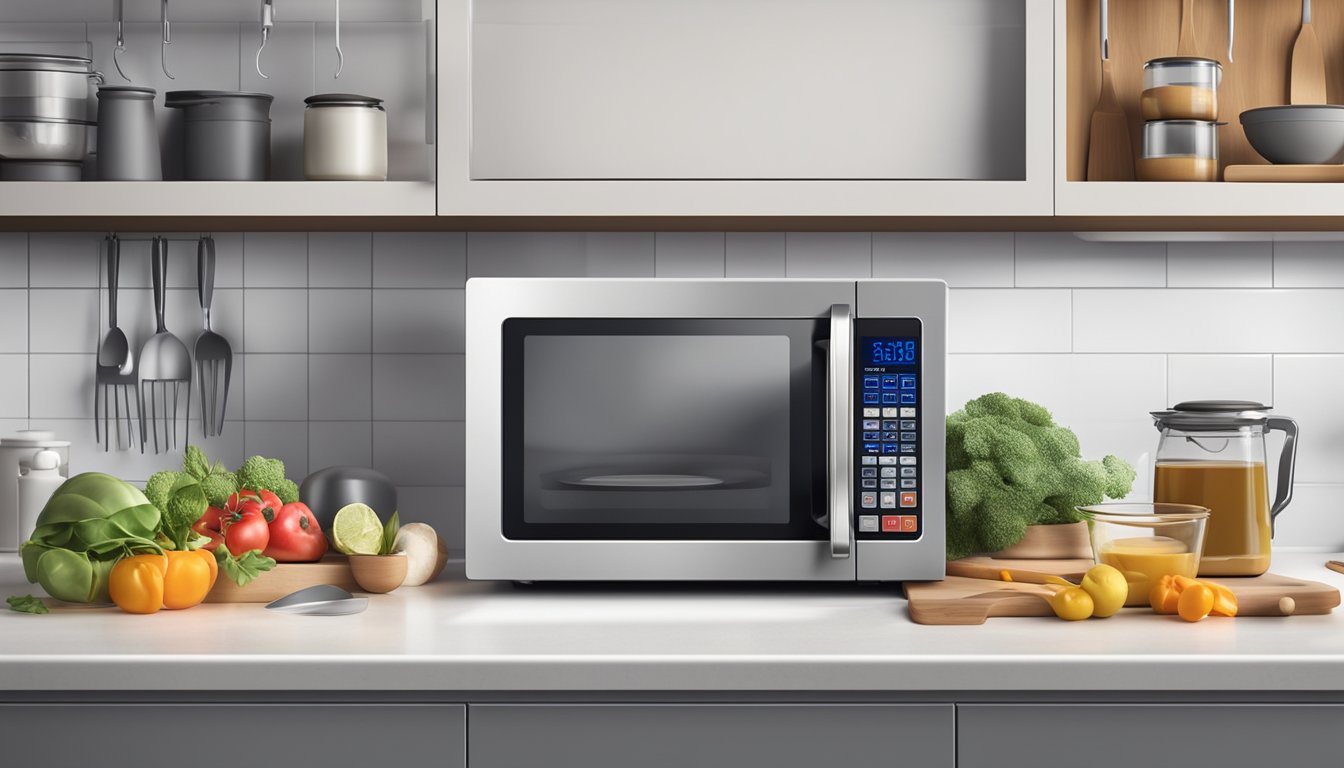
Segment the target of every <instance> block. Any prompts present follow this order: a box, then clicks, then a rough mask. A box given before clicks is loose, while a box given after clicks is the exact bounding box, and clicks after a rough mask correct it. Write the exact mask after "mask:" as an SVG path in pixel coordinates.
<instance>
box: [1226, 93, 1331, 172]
mask: <svg viewBox="0 0 1344 768" xmlns="http://www.w3.org/2000/svg"><path fill="white" fill-rule="evenodd" d="M1241 127H1242V128H1243V129H1244V130H1245V131H1246V140H1247V141H1249V142H1251V146H1252V147H1255V151H1256V152H1259V153H1260V156H1261V157H1263V158H1265V159H1266V160H1268V161H1269V162H1271V163H1275V164H1287V165H1299V164H1315V165H1328V164H1334V163H1340V162H1344V106H1336V105H1334V104H1294V105H1292V106H1286V107H1259V108H1257V109H1248V110H1246V111H1245V112H1242V113H1241Z"/></svg>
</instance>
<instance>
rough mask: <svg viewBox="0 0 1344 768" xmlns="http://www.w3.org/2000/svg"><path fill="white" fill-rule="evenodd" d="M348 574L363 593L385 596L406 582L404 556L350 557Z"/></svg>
mask: <svg viewBox="0 0 1344 768" xmlns="http://www.w3.org/2000/svg"><path fill="white" fill-rule="evenodd" d="M350 572H351V573H353V574H354V577H355V583H356V584H358V585H359V588H360V589H362V590H364V591H365V592H372V593H373V594H375V595H381V594H385V593H387V592H391V591H392V590H394V589H396V588H397V587H400V586H401V584H402V582H404V581H406V556H405V555H351V556H350Z"/></svg>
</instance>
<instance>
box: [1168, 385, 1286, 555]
mask: <svg viewBox="0 0 1344 768" xmlns="http://www.w3.org/2000/svg"><path fill="white" fill-rule="evenodd" d="M1152 416H1153V421H1154V423H1155V424H1156V426H1157V429H1158V431H1160V432H1161V433H1162V437H1161V438H1160V439H1159V441H1158V444H1157V456H1156V458H1155V460H1154V467H1153V501H1156V502H1171V503H1177V504H1197V505H1199V506H1202V507H1208V508H1209V522H1208V528H1207V530H1206V531H1205V534H1204V554H1203V557H1201V558H1200V563H1199V575H1200V576H1258V575H1260V574H1262V573H1264V572H1265V571H1267V570H1269V550H1270V546H1269V541H1270V537H1271V536H1272V535H1273V530H1274V518H1275V517H1277V516H1278V514H1279V513H1280V512H1282V511H1283V508H1284V507H1286V506H1288V502H1289V501H1291V500H1292V498H1293V463H1294V461H1295V459H1296V458H1297V422H1295V421H1293V420H1292V419H1290V418H1287V417H1284V416H1270V415H1269V407H1268V406H1265V405H1262V404H1260V403H1255V402H1249V401H1242V400H1196V401H1191V402H1185V403H1179V404H1178V405H1176V406H1175V407H1174V408H1172V409H1171V410H1169V411H1153V412H1152ZM1272 430H1280V431H1282V432H1283V433H1284V442H1283V453H1282V455H1281V456H1280V457H1279V477H1278V482H1277V483H1276V488H1275V497H1274V505H1273V506H1272V507H1271V506H1270V504H1269V476H1268V469H1267V468H1266V465H1265V433H1267V432H1270V431H1272Z"/></svg>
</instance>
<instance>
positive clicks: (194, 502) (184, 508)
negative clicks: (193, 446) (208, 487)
mask: <svg viewBox="0 0 1344 768" xmlns="http://www.w3.org/2000/svg"><path fill="white" fill-rule="evenodd" d="M207 503H208V502H207V501H206V497H205V491H204V489H202V488H201V483H200V481H198V480H197V479H196V478H194V477H192V476H191V475H189V474H186V473H182V474H180V475H179V476H178V478H177V482H175V483H173V486H172V489H171V491H170V495H169V498H168V506H167V507H166V508H164V510H163V521H162V524H161V530H162V531H163V534H164V535H165V536H166V537H167V538H168V540H169V541H171V542H173V546H174V548H176V549H187V548H188V543H189V542H190V541H191V540H192V538H194V532H193V531H192V530H191V526H192V525H193V524H195V522H196V521H197V520H200V519H201V515H204V514H205V507H206V504H207Z"/></svg>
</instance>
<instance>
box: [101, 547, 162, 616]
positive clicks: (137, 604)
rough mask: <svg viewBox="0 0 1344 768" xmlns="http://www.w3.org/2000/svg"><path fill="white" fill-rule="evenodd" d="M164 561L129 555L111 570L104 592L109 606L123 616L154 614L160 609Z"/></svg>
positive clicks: (148, 556) (159, 558) (157, 558)
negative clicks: (125, 614)
mask: <svg viewBox="0 0 1344 768" xmlns="http://www.w3.org/2000/svg"><path fill="white" fill-rule="evenodd" d="M167 572H168V558H166V557H164V556H163V555H132V556H131V557H124V558H122V559H121V560H118V561H117V564H116V565H114V566H112V573H111V574H110V575H109V576H108V580H107V591H108V594H109V595H111V597H112V602H114V603H116V604H117V607H118V608H120V609H121V610H123V611H126V612H127V613H141V614H146V613H158V611H159V609H160V608H162V607H163V577H164V574H166V573H167Z"/></svg>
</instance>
